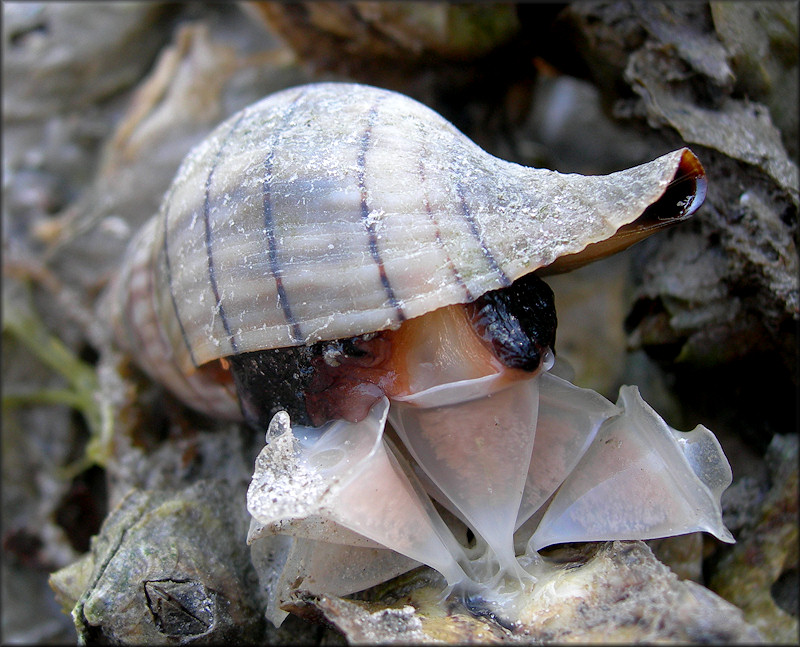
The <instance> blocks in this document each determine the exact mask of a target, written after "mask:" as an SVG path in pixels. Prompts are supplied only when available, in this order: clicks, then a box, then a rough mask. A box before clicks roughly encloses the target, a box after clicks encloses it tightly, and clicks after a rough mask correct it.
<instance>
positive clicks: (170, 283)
mask: <svg viewBox="0 0 800 647" xmlns="http://www.w3.org/2000/svg"><path fill="white" fill-rule="evenodd" d="M174 192H175V185H174V184H173V186H172V188H170V191H169V194H168V195H167V197H166V199H165V200H164V218H163V220H164V244H163V246H162V252H163V254H164V268H165V272H166V277H165V278H166V282H167V289H168V290H169V298H170V301H171V302H172V311H173V312H174V313H175V320H176V321H177V322H178V327H179V329H180V331H181V338H182V339H183V343H184V344H185V346H186V350H187V351H188V352H189V359H190V360H191V361H192V366H194V367H197V366H198V365H199V364H198V362H197V358H196V357H195V354H194V351H193V350H192V344H191V342H190V341H189V336H188V335H187V334H186V327H185V326H184V324H183V318H182V317H181V312H180V308H179V307H178V299H177V296H176V295H175V281H174V276H173V273H172V263H171V261H170V258H169V207H170V204H172V201H171V198H172V194H173V193H174Z"/></svg>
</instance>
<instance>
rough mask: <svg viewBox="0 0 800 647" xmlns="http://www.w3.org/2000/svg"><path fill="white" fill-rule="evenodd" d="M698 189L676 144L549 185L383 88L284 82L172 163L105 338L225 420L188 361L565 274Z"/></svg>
mask: <svg viewBox="0 0 800 647" xmlns="http://www.w3.org/2000/svg"><path fill="white" fill-rule="evenodd" d="M704 193H705V180H704V176H703V171H702V167H701V166H700V164H699V162H698V161H697V159H696V158H695V156H694V155H693V154H692V153H691V151H689V150H688V149H681V150H677V151H674V152H672V153H669V154H667V155H664V156H663V157H660V158H658V159H656V160H654V161H653V162H650V163H647V164H644V165H641V166H637V167H634V168H632V169H628V170H624V171H620V172H617V173H612V174H610V175H607V176H588V177H587V176H581V175H575V174H571V175H564V174H560V173H557V172H554V171H549V170H543V169H534V168H527V167H523V166H520V165H517V164H513V163H510V162H506V161H503V160H500V159H498V158H496V157H493V156H491V155H489V154H488V153H486V152H485V151H483V150H482V149H481V148H479V147H478V146H477V145H476V144H474V143H473V142H472V141H470V140H469V139H468V138H467V137H465V136H464V135H463V134H462V133H461V132H459V131H458V130H457V129H456V128H455V127H454V126H453V125H452V124H450V123H449V122H447V121H446V120H445V119H443V118H442V117H441V116H440V115H438V114H437V113H435V112H433V111H432V110H430V109H429V108H427V107H425V106H423V105H422V104H420V103H418V102H416V101H414V100H412V99H409V98H408V97H405V96H403V95H400V94H397V93H394V92H390V91H387V90H381V89H377V88H373V87H368V86H363V85H355V84H345V83H319V84H311V85H306V86H300V87H295V88H291V89H288V90H285V91H282V92H279V93H277V94H274V95H271V96H269V97H267V98H265V99H263V100H262V101H260V102H258V103H256V104H254V105H252V106H250V107H248V108H246V109H244V110H242V111H241V112H239V113H237V114H235V115H233V116H232V117H230V118H229V119H228V120H227V121H225V122H224V123H222V124H221V125H220V126H219V127H218V128H217V129H215V130H214V131H213V132H212V133H211V135H210V136H209V137H208V138H207V139H206V140H205V141H204V142H203V143H201V144H200V145H199V146H198V147H197V148H196V149H195V150H194V151H193V152H192V153H191V154H190V155H189V156H188V157H187V158H186V160H185V161H184V163H183V164H182V166H181V168H180V170H179V172H178V174H177V177H176V178H175V180H174V182H173V183H172V186H171V188H170V189H169V191H168V193H167V195H166V197H165V199H164V201H163V204H162V206H161V209H160V212H159V213H158V214H157V215H156V216H155V218H154V219H153V220H152V221H151V222H150V223H149V224H148V225H147V226H146V227H144V228H143V230H142V231H141V232H140V233H139V235H138V236H137V238H136V240H135V241H134V242H133V243H132V245H131V248H130V252H129V255H128V259H127V261H126V263H125V266H124V267H123V269H122V271H121V272H120V274H119V276H118V277H117V281H116V282H115V284H114V285H113V286H112V288H111V297H110V307H111V309H112V318H113V319H114V321H115V326H116V333H117V334H116V336H117V338H118V339H119V340H120V341H121V342H122V343H123V345H125V346H127V347H128V348H129V349H131V350H135V353H136V355H137V357H138V358H139V361H140V363H141V364H142V365H143V367H144V368H145V369H146V370H147V371H148V372H150V373H151V375H153V376H154V377H156V378H157V379H159V380H161V381H162V382H164V383H166V384H168V385H171V388H172V389H173V390H174V391H175V392H176V393H177V394H178V395H180V396H181V397H182V398H183V399H184V400H186V401H187V402H189V403H190V404H192V405H193V406H195V407H199V408H204V409H206V410H210V411H211V412H212V413H215V414H218V415H230V416H234V417H235V416H237V415H238V412H237V407H236V404H235V398H232V397H231V395H230V393H229V391H228V386H226V385H224V384H219V383H218V382H217V381H216V380H213V379H212V380H210V381H209V380H207V379H205V377H206V376H203V375H202V374H194V375H193V373H194V372H195V369H196V368H197V367H201V366H203V365H207V364H208V363H209V362H212V360H217V359H220V358H224V357H227V356H230V355H234V354H238V353H243V352H248V351H254V350H263V349H270V348H279V347H285V346H292V345H300V344H310V343H312V342H316V341H320V340H330V339H338V338H342V337H352V336H356V335H361V334H364V333H369V332H374V331H379V330H383V329H387V328H393V327H397V326H398V325H399V324H401V323H402V322H403V321H405V320H407V319H410V318H413V317H417V316H420V315H422V314H425V313H427V312H430V311H432V310H435V309H438V308H441V307H443V306H447V305H451V304H456V303H465V302H469V301H472V300H473V299H475V298H477V297H478V296H480V295H482V294H483V293H485V292H487V291H489V290H494V289H497V288H502V287H505V286H508V285H509V284H510V283H511V282H512V281H514V280H515V279H517V278H518V277H520V276H522V275H524V274H527V273H529V272H533V271H534V270H542V269H543V268H545V271H549V270H552V271H559V270H561V269H564V268H567V269H569V268H570V267H573V266H577V265H579V264H582V263H583V262H586V260H587V259H590V258H592V257H594V256H598V255H605V254H608V253H612V252H614V251H617V250H618V249H621V248H624V247H627V246H628V245H630V244H631V243H633V242H636V241H637V240H639V239H640V238H642V237H644V236H645V235H648V234H649V233H651V232H652V231H654V230H657V229H660V228H662V227H664V226H666V225H669V224H673V223H674V222H677V221H679V220H681V219H683V218H685V217H688V216H689V215H690V214H691V213H692V212H693V211H694V210H695V209H696V208H697V207H698V206H699V204H700V203H701V202H702V200H703V197H704ZM208 370H210V371H211V372H214V371H213V369H208Z"/></svg>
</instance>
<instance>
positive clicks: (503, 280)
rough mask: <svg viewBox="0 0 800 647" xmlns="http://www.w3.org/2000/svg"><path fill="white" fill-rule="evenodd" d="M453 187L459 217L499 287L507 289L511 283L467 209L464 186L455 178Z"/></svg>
mask: <svg viewBox="0 0 800 647" xmlns="http://www.w3.org/2000/svg"><path fill="white" fill-rule="evenodd" d="M454 179H455V185H456V193H458V199H459V200H460V201H461V216H462V218H464V220H466V221H467V224H468V225H469V230H470V233H471V234H472V236H473V237H474V238H475V240H476V241H477V242H478V245H479V246H480V249H481V253H482V254H483V256H484V258H485V259H486V261H487V263H489V267H490V268H491V270H492V272H494V273H495V274H496V275H497V278H498V280H499V282H500V285H501V286H502V287H504V288H507V287H508V286H509V285H511V283H512V282H513V281H512V280H511V279H510V278H508V275H507V274H506V273H505V272H504V271H503V268H502V267H500V264H499V263H498V262H497V259H496V258H495V257H494V254H492V251H491V250H490V249H489V247H488V246H487V245H486V241H485V240H484V238H483V235H482V234H481V230H480V229H479V228H478V223H477V222H475V217H474V216H473V215H472V211H471V210H470V208H469V204H468V203H467V199H466V197H465V196H464V186H463V185H462V184H461V180H460V179H459V178H458V177H457V176H456V177H455V178H454Z"/></svg>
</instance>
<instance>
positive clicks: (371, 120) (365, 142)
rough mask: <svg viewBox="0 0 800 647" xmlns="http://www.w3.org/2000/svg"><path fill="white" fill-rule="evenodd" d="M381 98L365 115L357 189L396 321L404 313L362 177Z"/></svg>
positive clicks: (373, 255)
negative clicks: (387, 272) (377, 231)
mask: <svg viewBox="0 0 800 647" xmlns="http://www.w3.org/2000/svg"><path fill="white" fill-rule="evenodd" d="M382 100H383V97H381V98H380V99H378V101H377V102H376V103H375V104H374V105H373V106H372V108H370V111H369V115H368V117H367V127H366V129H365V130H364V134H363V135H362V137H361V148H360V149H359V151H358V160H357V164H358V189H359V191H360V193H361V220H362V222H363V223H364V227H366V229H367V234H368V235H369V253H370V256H371V257H372V260H373V261H375V264H376V265H377V266H378V273H379V274H380V278H381V285H383V289H384V290H385V291H386V298H387V300H388V301H389V303H390V304H391V306H392V308H394V311H395V315H396V317H397V321H398V322H403V321H405V320H406V314H405V312H403V306H402V305H400V301H398V299H397V296H395V293H394V288H392V285H391V283H390V282H389V277H388V276H387V275H386V267H385V266H384V264H383V259H381V254H380V251H379V250H378V237H377V235H376V233H375V224H374V223H373V222H372V220H371V219H370V208H369V205H368V204H367V186H366V181H365V177H364V176H365V172H366V168H367V151H368V150H369V145H370V139H371V138H372V129H373V127H374V125H375V118H376V117H377V115H378V106H380V104H381V101H382Z"/></svg>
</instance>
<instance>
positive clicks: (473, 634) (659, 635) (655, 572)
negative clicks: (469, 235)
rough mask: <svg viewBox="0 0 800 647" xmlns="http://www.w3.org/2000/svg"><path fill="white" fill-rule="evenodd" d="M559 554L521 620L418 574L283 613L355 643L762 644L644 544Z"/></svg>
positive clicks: (298, 599) (305, 597)
mask: <svg viewBox="0 0 800 647" xmlns="http://www.w3.org/2000/svg"><path fill="white" fill-rule="evenodd" d="M559 550H560V552H561V553H562V555H564V559H563V561H562V562H561V563H560V566H559V567H558V568H556V569H555V570H554V571H553V572H552V573H551V574H550V575H549V576H546V577H545V578H542V579H541V580H540V581H539V582H537V585H536V587H535V588H534V589H533V591H532V592H531V594H530V597H529V598H528V601H527V605H526V606H525V607H524V608H523V609H522V610H521V611H520V613H519V616H518V617H509V616H507V615H504V614H503V612H502V611H501V610H498V609H492V608H491V607H488V606H487V607H482V606H481V602H480V601H479V600H476V599H473V600H469V601H467V604H466V606H465V604H464V602H463V601H458V600H449V601H447V602H442V600H441V598H440V595H438V593H437V592H440V591H441V588H442V584H443V583H442V581H441V580H437V579H433V580H431V579H430V575H429V574H426V572H425V571H424V570H423V571H416V572H414V573H413V574H411V575H408V576H404V577H400V578H397V579H396V580H393V581H392V582H390V583H388V584H386V585H384V586H383V587H381V589H380V595H381V598H380V600H373V599H371V598H370V599H368V600H344V599H341V598H335V597H330V596H313V595H311V594H308V593H303V592H298V593H297V594H296V596H295V599H294V601H293V602H292V603H291V604H290V605H289V607H290V608H291V610H292V611H293V612H295V613H298V614H301V615H303V616H305V617H309V618H317V619H324V620H325V621H326V622H329V623H331V624H333V625H334V626H335V627H336V628H337V629H338V630H339V631H341V632H342V633H343V634H344V636H345V638H347V640H348V642H350V643H353V644H383V643H387V644H391V643H395V642H409V641H411V642H420V643H432V642H439V641H445V642H457V643H460V644H476V643H501V642H525V643H531V642H533V643H538V642H545V643H551V642H553V643H564V642H579V643H592V642H603V643H635V642H648V643H651V642H676V643H686V642H689V643H703V644H707V643H712V644H729V643H753V642H764V639H763V637H762V636H761V635H760V634H759V632H758V631H757V630H756V629H755V628H754V627H752V626H751V625H749V624H748V623H747V622H745V621H744V620H743V618H742V613H741V611H740V610H739V609H737V608H736V607H734V606H733V605H731V604H730V603H728V602H726V601H725V600H723V599H722V598H720V597H718V596H716V595H714V594H713V593H711V592H710V591H708V590H707V589H705V588H703V587H702V586H700V585H698V584H696V583H694V582H691V581H680V580H679V579H678V578H677V576H676V575H675V574H674V573H672V572H671V571H670V570H669V569H668V568H666V567H665V566H664V565H663V564H661V563H660V562H659V561H658V560H656V559H655V557H654V556H653V554H652V552H651V551H650V550H649V549H648V548H647V546H646V545H645V544H643V543H642V542H619V541H615V542H608V543H605V544H599V545H596V546H595V547H589V548H588V549H586V548H585V549H584V550H583V551H575V550H574V549H572V550H570V549H559ZM393 584H394V586H395V589H394V590H392V586H393ZM363 597H365V598H366V597H368V595H365V596H363Z"/></svg>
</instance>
